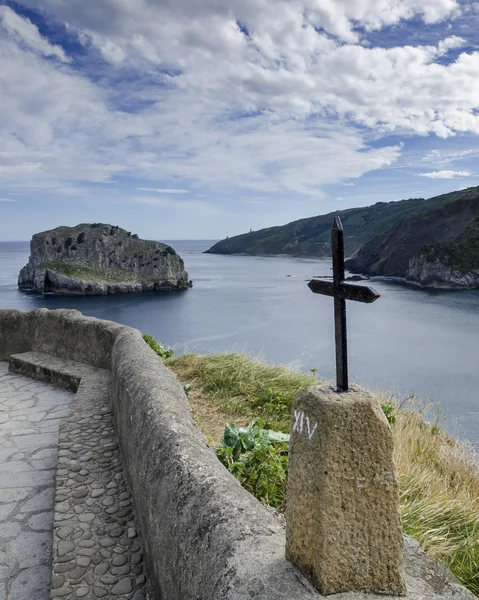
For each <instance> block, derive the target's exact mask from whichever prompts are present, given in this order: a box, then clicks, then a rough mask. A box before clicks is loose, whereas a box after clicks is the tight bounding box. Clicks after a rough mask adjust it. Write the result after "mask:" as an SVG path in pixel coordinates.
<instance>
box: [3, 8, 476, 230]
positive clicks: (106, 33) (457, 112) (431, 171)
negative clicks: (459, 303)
mask: <svg viewBox="0 0 479 600" xmlns="http://www.w3.org/2000/svg"><path fill="white" fill-rule="evenodd" d="M478 158H479V2H468V1H461V0H201V1H199V0H81V2H72V1H71V0H19V1H15V2H13V1H7V2H3V3H2V2H1V0H0V217H1V218H0V240H5V241H7V240H28V239H30V238H31V236H32V234H33V233H35V232H38V231H44V230H47V229H52V228H54V227H57V226H59V225H76V224H78V223H82V222H102V223H110V224H112V225H119V226H120V227H124V228H125V229H128V230H131V231H133V232H136V233H138V234H139V235H140V237H144V238H148V239H160V240H161V239H166V240H174V239H221V238H224V237H226V236H232V235H236V234H239V233H243V232H245V231H249V230H250V229H254V230H257V229H260V228H262V227H268V226H272V225H280V224H283V223H287V222H290V221H293V220H295V219H299V218H303V217H308V216H313V215H318V214H324V213H327V212H331V211H336V210H342V209H345V208H351V207H356V206H367V205H371V204H374V203H376V202H379V201H381V202H388V201H395V200H400V199H402V198H413V197H414V198H416V197H425V198H427V197H431V196H435V195H438V194H441V193H446V192H449V191H453V190H458V189H463V188H467V187H471V186H476V185H479V167H478Z"/></svg>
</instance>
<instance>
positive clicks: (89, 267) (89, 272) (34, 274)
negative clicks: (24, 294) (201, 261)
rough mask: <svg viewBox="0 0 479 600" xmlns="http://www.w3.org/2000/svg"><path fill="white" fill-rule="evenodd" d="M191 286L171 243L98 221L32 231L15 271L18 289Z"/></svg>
mask: <svg viewBox="0 0 479 600" xmlns="http://www.w3.org/2000/svg"><path fill="white" fill-rule="evenodd" d="M190 286H191V282H190V281H189V279H188V273H187V272H186V271H185V268H184V263H183V260H182V258H181V257H180V256H179V255H178V254H177V253H176V251H175V250H174V249H173V248H172V247H171V246H168V245H166V244H162V243H161V242H154V241H149V240H142V239H139V238H138V236H137V235H132V234H131V232H129V231H126V230H125V229H121V228H120V227H117V226H113V225H107V224H103V223H93V224H88V223H82V224H80V225H77V226H76V227H57V228H56V229H52V230H49V231H44V232H42V233H36V234H35V235H34V236H33V237H32V240H31V242H30V259H29V261H28V264H27V265H25V267H23V269H22V270H21V271H20V274H19V277H18V287H19V288H20V289H21V290H26V291H29V292H36V293H56V294H64V295H77V296H87V295H106V294H120V293H127V292H142V291H153V290H158V291H159V290H172V289H184V288H188V287H190Z"/></svg>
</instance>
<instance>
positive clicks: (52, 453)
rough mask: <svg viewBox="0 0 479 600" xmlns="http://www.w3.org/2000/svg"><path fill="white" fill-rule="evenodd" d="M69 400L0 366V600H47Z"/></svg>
mask: <svg viewBox="0 0 479 600" xmlns="http://www.w3.org/2000/svg"><path fill="white" fill-rule="evenodd" d="M73 399H74V394H72V393H70V392H67V391H65V390H62V389H59V388H57V387H55V386H52V385H48V384H46V383H42V382H39V381H35V380H33V379H29V378H26V377H22V376H20V375H13V374H10V373H8V364H7V363H0V600H48V599H49V598H50V579H51V562H52V530H53V504H54V485H55V467H56V461H57V444H58V429H59V425H60V420H61V418H62V417H65V416H66V415H67V414H68V412H69V407H68V405H69V404H70V402H72V400H73Z"/></svg>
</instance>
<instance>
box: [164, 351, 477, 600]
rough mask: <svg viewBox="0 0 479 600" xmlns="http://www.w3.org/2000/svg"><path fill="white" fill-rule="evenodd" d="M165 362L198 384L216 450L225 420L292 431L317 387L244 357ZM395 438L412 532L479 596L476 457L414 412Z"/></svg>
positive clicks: (403, 417) (193, 399)
mask: <svg viewBox="0 0 479 600" xmlns="http://www.w3.org/2000/svg"><path fill="white" fill-rule="evenodd" d="M165 362H166V364H167V366H168V367H169V368H170V369H172V370H173V372H174V373H176V375H177V376H178V378H179V380H180V381H181V382H182V383H183V384H186V383H188V384H190V385H191V391H190V393H189V398H190V403H191V405H192V410H193V413H194V416H195V419H196V420H197V422H198V423H199V425H200V426H201V427H202V429H203V432H204V433H205V436H206V437H207V439H208V440H209V442H210V443H211V444H212V445H217V444H218V442H219V440H220V438H221V436H222V433H223V428H224V424H225V423H235V424H237V425H244V424H245V423H246V422H248V421H249V420H250V419H251V418H253V417H256V416H263V417H264V418H265V419H267V421H268V422H269V424H270V425H271V426H272V427H273V428H274V427H276V428H278V429H280V430H282V431H288V430H289V421H290V410H291V403H292V400H293V398H294V395H295V393H296V392H297V391H298V390H299V389H300V388H301V387H303V386H305V385H311V384H314V383H318V380H317V379H316V378H314V377H312V376H311V375H307V374H304V373H298V372H293V371H290V370H288V369H286V368H285V367H281V366H277V367H270V366H267V365H265V364H264V363H262V362H261V361H259V360H252V359H250V358H248V357H247V356H246V355H242V354H216V355H205V356H201V355H194V354H186V355H182V356H179V357H173V358H168V359H166V361H165ZM378 401H379V402H380V403H384V402H387V401H389V399H388V398H381V397H378ZM393 435H394V440H395V459H396V464H397V468H398V475H399V481H400V489H401V509H402V517H403V524H404V530H405V532H406V533H409V534H411V535H413V536H414V537H415V538H416V539H417V540H418V541H419V542H420V543H421V545H422V547H423V548H424V549H425V550H427V551H428V552H430V553H431V554H434V555H435V556H437V557H439V558H441V559H442V560H444V562H445V563H446V564H447V565H448V566H449V567H450V568H451V570H452V571H453V573H454V574H455V575H456V577H458V579H459V580H460V581H461V582H462V583H463V584H464V585H465V586H466V587H468V588H469V589H470V590H471V591H472V592H474V593H475V594H476V595H479V460H478V457H477V455H476V454H474V452H473V451H472V450H471V449H469V448H468V447H467V446H464V445H462V444H460V443H458V442H457V441H455V440H454V439H452V438H451V437H449V436H447V435H445V434H444V433H442V432H440V431H439V430H438V429H437V428H436V427H431V426H429V425H425V423H424V420H423V418H422V415H421V412H420V411H418V410H417V408H416V409H414V407H413V409H409V410H406V409H405V408H402V409H401V410H399V413H398V415H397V421H396V423H395V424H394V425H393Z"/></svg>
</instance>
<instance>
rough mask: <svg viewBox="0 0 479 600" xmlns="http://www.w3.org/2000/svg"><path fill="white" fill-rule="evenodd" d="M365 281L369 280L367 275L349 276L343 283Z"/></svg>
mask: <svg viewBox="0 0 479 600" xmlns="http://www.w3.org/2000/svg"><path fill="white" fill-rule="evenodd" d="M367 279H369V276H368V275H349V277H346V278H345V279H344V281H366V280H367Z"/></svg>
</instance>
